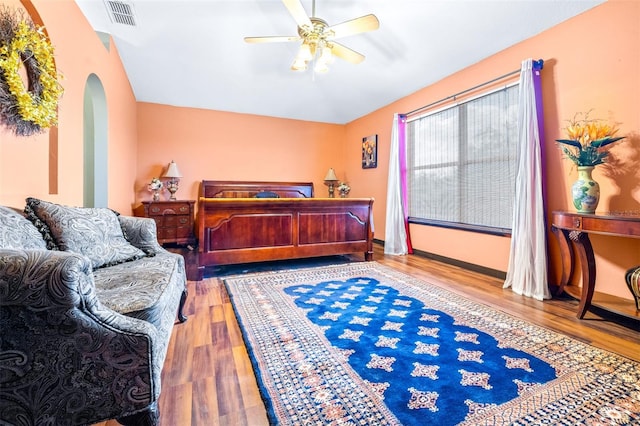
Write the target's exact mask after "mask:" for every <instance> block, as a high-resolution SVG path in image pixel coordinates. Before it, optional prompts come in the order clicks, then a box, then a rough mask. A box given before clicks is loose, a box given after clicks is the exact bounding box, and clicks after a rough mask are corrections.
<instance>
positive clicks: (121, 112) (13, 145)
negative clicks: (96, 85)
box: [0, 0, 137, 213]
mask: <svg viewBox="0 0 640 426" xmlns="http://www.w3.org/2000/svg"><path fill="white" fill-rule="evenodd" d="M3 4H4V5H7V6H8V7H15V8H21V7H22V6H21V4H20V2H19V1H16V0H11V1H6V0H3ZM27 4H29V2H27ZM31 4H32V5H33V6H34V7H35V10H36V11H37V13H38V14H39V15H40V17H41V19H42V22H43V24H44V26H45V27H46V29H47V31H48V34H49V37H50V39H51V42H52V44H53V46H54V49H55V60H56V65H57V68H58V71H59V72H60V73H61V74H62V75H63V79H62V81H61V84H62V86H63V87H64V90H65V91H64V95H63V97H62V99H61V101H60V104H59V125H58V145H59V147H58V173H59V184H58V188H59V189H58V193H57V194H50V193H49V185H48V182H49V180H48V170H49V168H48V161H49V149H48V139H49V132H48V131H46V132H44V133H43V134H39V135H35V136H32V137H29V138H24V137H16V136H14V135H13V134H12V133H11V132H10V131H8V130H7V129H6V128H5V127H4V126H3V127H0V202H1V203H2V204H4V205H10V206H14V207H17V208H22V207H24V200H25V198H26V197H28V196H33V197H37V198H42V199H45V200H49V201H53V202H57V203H63V204H69V205H82V202H83V167H82V164H83V102H84V89H85V84H86V81H87V78H88V77H89V75H90V74H91V73H94V74H96V75H97V76H98V78H99V79H100V80H101V82H102V84H103V86H104V89H105V93H106V97H107V103H108V116H109V124H108V132H109V148H108V152H109V158H108V164H109V166H108V175H109V178H108V179H109V181H108V187H109V194H108V204H109V207H111V208H113V209H116V210H120V211H122V212H123V213H130V212H131V209H130V206H131V204H132V202H133V199H134V195H135V194H134V192H133V188H132V184H131V182H134V181H135V177H136V126H137V123H136V122H137V119H136V103H135V98H134V96H133V91H132V89H131V86H130V84H129V81H128V79H127V76H126V74H125V72H124V68H123V66H122V63H121V61H120V57H119V55H118V52H117V50H116V49H115V46H114V45H113V44H112V48H111V51H110V52H108V51H107V50H106V49H105V47H104V46H103V45H102V43H101V42H100V40H99V39H98V37H97V36H96V34H95V33H94V31H93V30H92V29H91V27H90V26H89V23H88V22H87V21H86V19H85V18H84V15H83V14H82V13H81V11H80V9H79V8H78V7H77V5H76V3H75V2H73V1H48V0H34V1H32V2H31ZM27 171H28V173H26V172H27Z"/></svg>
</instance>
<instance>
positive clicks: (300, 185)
mask: <svg viewBox="0 0 640 426" xmlns="http://www.w3.org/2000/svg"><path fill="white" fill-rule="evenodd" d="M261 192H273V193H275V194H277V195H278V196H279V197H280V198H313V183H312V182H258V181H230V180H229V181H226V180H203V181H202V183H201V185H200V197H204V198H254V197H255V196H256V195H257V194H258V193H261Z"/></svg>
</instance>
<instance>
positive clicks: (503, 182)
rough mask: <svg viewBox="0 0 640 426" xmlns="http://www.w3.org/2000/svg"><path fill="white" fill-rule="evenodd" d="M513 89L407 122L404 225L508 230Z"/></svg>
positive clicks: (514, 120)
mask: <svg viewBox="0 0 640 426" xmlns="http://www.w3.org/2000/svg"><path fill="white" fill-rule="evenodd" d="M517 122H518V85H515V86H511V87H507V88H504V89H501V90H499V91H496V92H492V93H490V94H487V95H484V96H481V97H478V98H475V99H473V100H469V101H467V102H464V103H461V104H457V105H455V106H452V107H448V108H446V109H443V110H439V111H436V112H434V113H431V114H428V115H425V116H421V117H418V118H414V119H412V118H409V119H408V122H407V128H406V129H407V130H406V133H407V181H408V200H409V221H410V222H413V223H425V224H431V225H439V226H447V227H455V228H462V229H470V230H476V231H481V232H489V233H496V234H508V233H510V230H511V221H512V216H513V202H514V192H515V178H516V166H517V164H516V162H517V159H516V147H517V138H518V133H517Z"/></svg>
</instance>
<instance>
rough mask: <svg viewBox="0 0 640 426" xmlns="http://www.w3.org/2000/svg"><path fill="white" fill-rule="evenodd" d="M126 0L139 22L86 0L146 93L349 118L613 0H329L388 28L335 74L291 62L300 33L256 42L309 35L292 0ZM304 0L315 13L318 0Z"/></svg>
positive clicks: (343, 16) (148, 98)
mask: <svg viewBox="0 0 640 426" xmlns="http://www.w3.org/2000/svg"><path fill="white" fill-rule="evenodd" d="M119 1H120V0H119ZM121 1H124V2H126V3H128V4H130V5H131V6H132V7H133V11H134V19H135V21H136V26H135V27H132V26H128V25H124V24H119V23H114V22H112V21H111V18H110V16H109V14H108V12H107V7H106V5H105V3H104V2H103V0H76V3H77V4H78V5H79V7H80V9H81V10H82V12H83V13H84V15H85V16H86V17H87V19H88V21H89V22H90V23H91V25H92V27H93V28H94V29H95V30H96V31H100V32H105V33H109V34H111V35H112V36H113V39H114V41H115V44H116V46H117V48H118V51H119V52H120V56H121V58H122V61H123V63H124V67H125V70H126V72H127V75H128V77H129V80H130V82H131V85H132V87H133V91H134V93H135V96H136V99H137V100H138V101H140V102H151V103H159V104H166V105H174V106H184V107H194V108H204V109H212V110H221V111H232V112H240V113H249V114H258V115H266V116H273V117H285V118H293V119H299V120H308V121H318V122H327V123H338V124H344V123H348V122H350V121H352V120H354V119H357V118H359V117H361V116H363V115H366V114H368V113H370V112H372V111H375V110H376V109H378V108H380V107H383V106H385V105H388V104H389V103H391V102H393V101H395V100H397V99H399V98H402V97H404V96H406V95H409V94H411V93H413V92H415V91H416V90H419V89H421V88H423V87H426V86H428V85H430V84H432V83H434V82H436V81H438V80H440V79H442V78H444V77H446V76H447V75H449V74H452V73H455V72H456V71H458V70H461V69H463V68H465V67H467V66H469V65H472V64H474V63H476V62H478V61H480V60H482V59H483V58H486V57H487V56H490V55H492V54H494V53H496V52H499V51H501V50H503V49H505V48H507V47H509V46H511V45H513V44H515V43H518V42H520V41H522V40H525V39H527V38H529V37H531V36H534V35H536V34H538V33H540V32H542V31H544V30H545V29H547V28H549V27H552V26H554V25H556V24H558V23H560V22H562V21H564V20H566V19H568V18H570V17H572V16H575V15H577V14H579V13H581V12H583V11H585V10H587V9H590V8H592V7H594V6H596V5H597V4H600V3H602V2H603V1H604V0H360V1H358V0H317V3H316V16H318V17H320V18H322V19H324V20H325V21H327V22H328V24H329V25H335V24H337V23H340V22H343V21H347V20H350V19H353V18H356V17H359V16H362V15H366V14H369V13H372V14H375V15H376V16H377V17H378V19H379V20H380V28H379V29H378V30H376V31H372V32H368V33H364V34H358V35H353V36H349V37H345V38H341V39H340V40H338V41H340V43H341V44H344V45H346V46H348V47H350V48H352V49H354V50H356V51H358V52H360V53H362V54H364V55H365V56H366V59H365V60H364V62H362V63H360V64H357V65H354V64H351V63H348V62H345V61H342V60H340V59H337V60H336V62H335V63H333V64H332V65H331V66H330V70H329V72H328V73H326V74H314V73H313V72H312V71H306V72H305V73H299V72H294V71H291V70H290V66H291V63H292V61H293V58H294V56H295V55H296V52H297V47H298V44H297V43H295V42H288V43H269V44H248V43H245V42H244V40H243V38H244V37H245V36H263V35H297V26H296V23H295V21H294V20H293V18H292V16H291V15H290V14H289V12H288V10H287V9H286V7H285V6H284V4H283V3H282V1H281V0H121ZM302 5H303V7H304V8H305V10H306V11H307V13H308V14H309V15H311V9H312V1H311V0H302ZM530 55H532V56H533V59H538V58H537V57H535V56H536V52H530ZM522 59H525V58H522ZM543 59H544V58H543ZM518 67H519V64H514V69H517V68H518Z"/></svg>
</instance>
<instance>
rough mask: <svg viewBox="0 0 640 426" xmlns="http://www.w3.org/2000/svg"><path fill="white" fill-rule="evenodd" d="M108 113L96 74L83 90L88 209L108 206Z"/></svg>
mask: <svg viewBox="0 0 640 426" xmlns="http://www.w3.org/2000/svg"><path fill="white" fill-rule="evenodd" d="M107 123H108V114H107V100H106V96H105V93H104V87H103V85H102V82H101V81H100V79H99V78H98V76H96V75H95V74H91V75H90V76H89V77H88V78H87V83H86V85H85V89H84V114H83V129H84V135H83V137H84V168H83V176H84V192H83V205H84V206H85V207H107V204H108V189H109V188H108V158H109V157H108V134H107V132H108V127H107Z"/></svg>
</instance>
